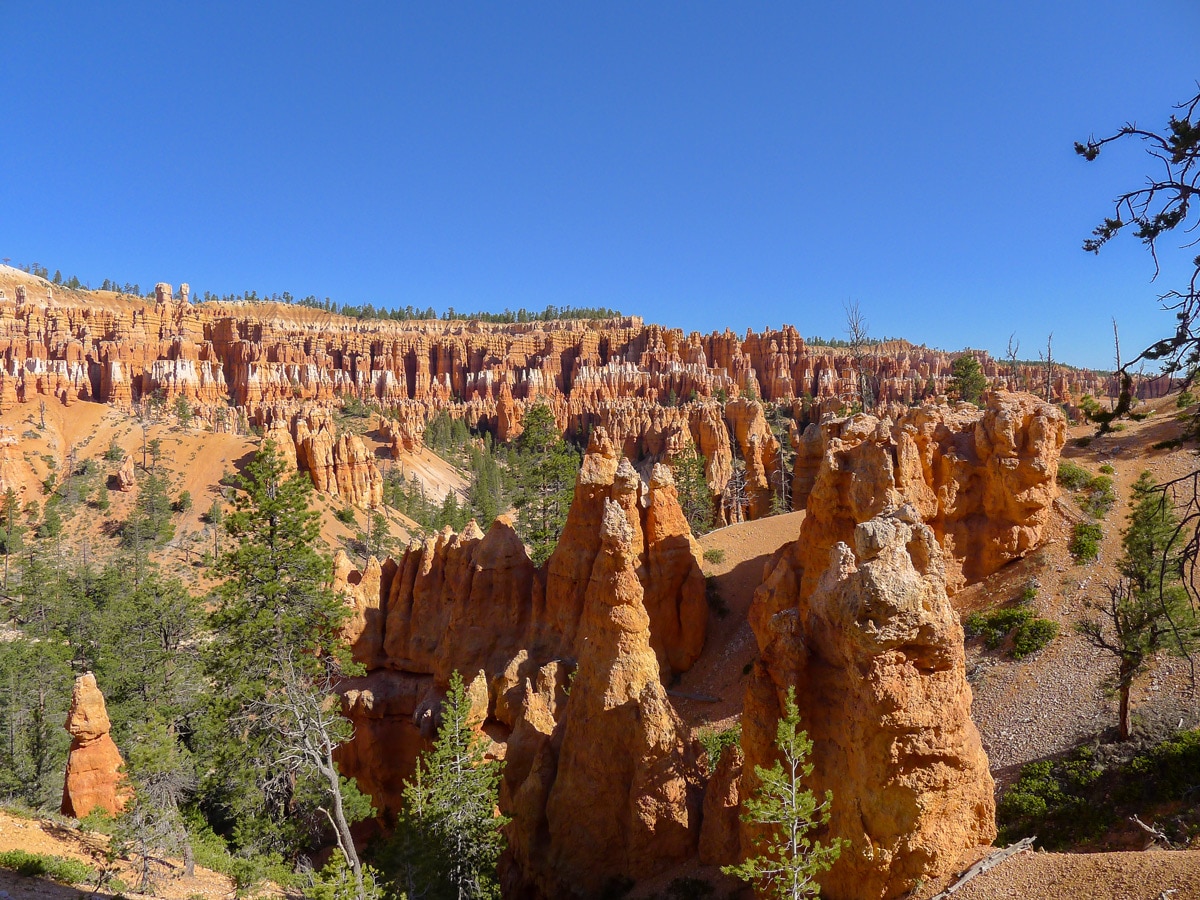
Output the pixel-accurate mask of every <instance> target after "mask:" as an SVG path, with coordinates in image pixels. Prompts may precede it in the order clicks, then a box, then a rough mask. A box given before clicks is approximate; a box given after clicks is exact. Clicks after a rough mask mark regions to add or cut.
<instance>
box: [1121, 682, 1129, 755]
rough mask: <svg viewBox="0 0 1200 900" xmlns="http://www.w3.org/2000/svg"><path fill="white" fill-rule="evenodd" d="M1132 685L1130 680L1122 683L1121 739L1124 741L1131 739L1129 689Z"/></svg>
mask: <svg viewBox="0 0 1200 900" xmlns="http://www.w3.org/2000/svg"><path fill="white" fill-rule="evenodd" d="M1130 687H1131V685H1130V684H1129V683H1128V682H1126V683H1123V684H1122V685H1121V692H1120V693H1121V713H1120V718H1121V723H1120V731H1121V740H1123V741H1127V740H1129V732H1130V729H1129V689H1130Z"/></svg>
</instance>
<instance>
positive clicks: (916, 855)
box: [740, 507, 996, 900]
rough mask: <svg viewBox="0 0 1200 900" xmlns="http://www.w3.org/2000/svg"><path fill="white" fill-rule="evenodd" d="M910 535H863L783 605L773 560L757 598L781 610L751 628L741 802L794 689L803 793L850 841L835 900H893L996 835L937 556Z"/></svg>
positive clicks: (898, 529) (834, 553) (893, 519)
mask: <svg viewBox="0 0 1200 900" xmlns="http://www.w3.org/2000/svg"><path fill="white" fill-rule="evenodd" d="M915 522H916V515H915V511H914V510H912V508H911V507H906V508H905V509H904V510H902V511H901V512H900V513H899V514H897V515H892V516H881V517H877V518H874V519H871V520H870V521H868V522H865V523H862V524H860V525H858V526H857V527H856V528H855V530H854V541H855V548H854V550H853V551H852V550H851V549H850V547H849V546H847V545H846V544H844V543H838V544H837V545H835V546H834V548H833V549H832V550H831V551H830V557H829V563H828V566H827V567H826V568H825V569H823V571H822V574H821V575H820V577H819V579H818V585H817V587H816V589H815V590H814V591H813V593H812V594H811V595H808V596H805V595H804V594H803V593H802V592H801V593H800V594H799V595H797V594H796V593H793V594H791V602H779V600H778V595H780V594H783V595H784V596H786V595H787V592H788V591H789V590H790V591H796V589H797V587H798V585H799V584H800V583H801V579H800V578H799V577H798V574H797V573H796V572H795V571H794V568H793V562H792V560H793V559H794V558H795V557H794V556H790V555H787V554H784V555H781V556H778V557H776V559H775V560H773V561H772V563H770V564H769V565H768V571H767V573H766V579H765V581H764V583H763V586H762V587H761V588H759V591H758V592H757V593H756V595H755V600H754V602H755V604H756V605H763V604H764V603H765V602H766V598H767V595H768V594H771V593H774V594H775V595H776V600H775V601H774V602H773V603H771V606H773V607H776V608H778V611H777V612H775V613H774V614H773V615H770V617H769V618H765V619H764V618H762V617H759V618H758V619H757V624H756V636H757V638H758V641H759V647H760V649H761V652H762V658H761V660H760V661H759V662H758V663H756V664H755V668H754V671H753V673H752V677H751V681H750V685H749V687H748V688H747V692H746V706H745V711H744V714H743V717H742V728H743V747H744V748H745V751H746V765H745V773H746V774H744V775H743V777H742V784H741V787H740V790H741V791H742V793H743V795H748V794H751V793H752V792H753V790H754V789H755V783H754V779H753V777H752V776H751V775H750V774H749V773H752V772H753V770H754V768H753V767H754V766H755V765H767V764H769V761H770V759H771V758H772V756H773V750H772V743H773V741H774V736H775V723H776V722H777V721H778V718H779V715H780V709H781V708H782V699H781V698H782V697H783V696H784V694H785V693H786V691H787V689H788V687H795V688H796V701H797V705H798V706H799V708H800V719H801V726H802V727H803V728H805V729H806V730H807V731H808V734H809V738H810V739H811V740H812V741H813V753H812V757H811V762H812V764H813V773H812V775H811V776H810V777H809V778H808V779H807V786H808V787H810V788H811V789H812V790H813V791H814V792H816V794H817V795H818V796H821V795H822V794H823V793H824V792H825V791H826V790H827V789H828V790H832V791H833V803H832V806H831V811H832V819H831V821H830V826H829V831H830V833H831V834H833V835H837V836H839V837H843V838H846V839H847V840H849V841H850V846H849V848H847V849H845V850H843V852H842V855H841V857H840V859H839V861H838V862H837V863H836V864H835V866H834V868H833V869H832V870H831V871H830V872H829V873H827V874H826V875H824V876H821V878H820V881H821V885H822V896H828V897H830V898H831V900H851V898H853V900H871V898H881V900H882V898H894V897H899V896H901V895H902V894H905V893H907V892H908V891H911V890H913V889H914V888H915V887H917V886H918V885H919V884H921V883H923V882H924V881H927V880H929V879H933V878H937V877H940V876H943V875H946V874H949V873H950V872H951V871H953V870H954V868H955V866H956V864H957V860H958V858H959V856H960V854H961V853H962V852H963V851H964V850H967V849H969V848H972V847H975V846H977V845H979V844H987V843H990V842H991V841H992V840H993V838H994V837H995V834H996V830H995V804H994V800H993V789H994V788H993V784H992V777H991V775H990V773H989V770H988V762H987V756H986V755H985V754H984V752H983V747H982V744H981V742H980V739H979V733H978V731H977V730H976V728H975V725H974V723H973V722H972V721H971V718H970V710H971V689H970V686H969V685H968V684H967V680H966V668H965V664H964V651H963V637H962V627H961V625H960V624H959V620H958V616H957V614H956V613H955V612H954V609H953V607H952V606H951V605H950V601H949V599H948V597H947V594H946V589H945V554H944V552H943V551H942V549H941V546H940V545H939V544H938V542H937V540H936V538H935V537H934V534H933V531H932V530H931V529H930V528H928V527H927V526H925V525H921V524H913V523H915ZM801 540H803V535H802V537H801ZM748 827H749V826H743V832H745V830H746V829H747V828H748ZM741 846H743V847H746V846H749V843H748V841H747V840H746V838H745V837H744V836H743V839H742V842H741Z"/></svg>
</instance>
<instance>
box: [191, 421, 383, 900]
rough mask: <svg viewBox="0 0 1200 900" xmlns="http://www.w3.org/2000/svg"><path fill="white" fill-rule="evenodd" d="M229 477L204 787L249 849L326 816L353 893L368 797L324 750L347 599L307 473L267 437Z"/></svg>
mask: <svg viewBox="0 0 1200 900" xmlns="http://www.w3.org/2000/svg"><path fill="white" fill-rule="evenodd" d="M240 487H241V493H240V494H239V496H238V498H237V503H236V509H235V511H234V512H233V513H231V514H230V515H229V516H228V517H227V518H226V528H227V530H228V531H229V533H230V535H231V536H232V537H233V538H234V540H235V541H236V545H235V546H234V548H233V549H231V550H230V551H228V552H227V553H226V554H225V556H224V558H223V559H222V562H221V566H220V568H219V570H218V571H219V572H220V574H221V575H222V576H223V577H224V579H225V580H224V581H223V582H222V584H221V586H220V587H219V588H218V590H217V594H216V606H215V609H214V610H213V613H212V616H211V624H212V629H213V637H212V640H211V641H210V642H209V644H208V648H207V654H206V657H207V659H206V661H207V668H208V673H209V676H210V678H211V679H212V680H213V682H214V683H215V684H219V685H221V691H220V692H218V693H216V694H214V696H213V698H212V702H211V706H210V716H209V719H208V735H207V742H208V743H209V744H210V745H211V746H212V747H213V751H214V757H215V759H214V761H213V762H214V765H213V767H212V773H213V774H212V778H213V779H215V780H217V781H219V783H218V784H214V785H213V788H214V789H216V790H219V791H221V792H222V793H223V794H224V796H225V798H226V803H227V804H228V806H229V807H230V810H231V812H232V813H233V817H234V819H235V821H237V823H238V837H239V840H240V842H242V843H243V844H245V845H252V846H255V847H257V848H258V849H260V850H265V849H271V848H275V849H281V850H285V851H288V852H297V851H298V850H299V849H300V848H301V847H303V846H304V845H306V844H308V843H310V842H311V841H313V840H314V839H316V838H317V836H318V829H319V828H320V827H322V825H323V824H328V825H329V826H331V827H332V830H333V836H334V837H335V839H336V840H337V843H338V846H339V848H340V849H341V850H342V852H343V853H344V854H345V856H346V858H347V859H348V860H349V861H350V866H351V870H352V872H353V873H354V881H355V886H356V896H357V897H358V898H359V900H362V898H363V897H364V895H365V885H364V880H363V872H362V867H361V864H360V862H359V858H358V854H357V852H356V850H355V848H354V842H353V840H352V839H351V836H350V825H351V824H352V823H353V822H354V821H357V820H359V819H362V818H365V817H367V816H369V815H371V809H370V804H369V803H367V802H366V801H365V798H364V797H363V796H362V795H361V794H360V793H359V792H358V790H357V787H356V786H355V785H354V782H353V781H352V780H347V779H345V778H343V777H342V776H341V775H340V774H339V772H338V769H337V765H336V764H335V762H334V760H333V754H334V752H335V750H336V748H337V747H338V746H340V745H341V744H342V743H344V742H345V741H347V740H348V739H349V738H350V734H351V731H350V727H349V722H347V721H346V719H344V718H343V717H342V715H341V712H340V709H341V707H340V704H338V703H337V702H336V699H335V698H334V696H333V685H334V683H335V681H336V680H337V679H338V678H339V677H341V676H343V675H345V674H356V673H357V672H358V669H357V668H356V667H355V666H354V665H353V664H352V663H350V661H349V658H348V654H347V653H346V651H345V648H344V647H343V646H342V643H341V637H340V628H341V625H342V623H343V621H344V620H345V618H346V616H347V615H348V610H347V608H346V606H345V604H344V603H343V602H342V599H341V598H340V597H338V596H337V595H336V594H335V593H334V592H333V590H332V586H331V575H332V565H331V563H330V561H329V560H328V559H327V558H326V557H324V556H323V555H322V554H321V553H320V552H318V551H317V550H316V549H315V548H316V547H317V546H319V545H320V517H319V514H317V513H316V512H314V511H313V510H311V509H310V508H309V498H310V496H311V493H312V482H311V480H310V479H309V478H308V476H307V475H305V474H304V473H294V474H292V475H291V476H290V477H288V473H287V468H286V467H285V465H284V462H283V460H282V459H281V458H280V456H279V454H278V452H277V451H276V448H275V445H274V443H273V442H272V441H266V442H264V443H263V446H262V448H261V449H260V450H259V451H258V453H256V454H255V456H254V458H253V460H252V461H251V462H250V464H249V465H248V466H247V469H246V474H245V475H244V476H243V477H242V478H241V479H240Z"/></svg>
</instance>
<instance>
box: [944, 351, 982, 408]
mask: <svg viewBox="0 0 1200 900" xmlns="http://www.w3.org/2000/svg"><path fill="white" fill-rule="evenodd" d="M986 390H987V376H986V375H984V374H983V367H982V366H981V365H979V360H978V359H976V358H975V357H974V356H972V355H971V354H970V353H964V354H963V355H962V356H960V357H958V359H956V360H954V362H952V363H951V364H950V392H951V393H953V394H957V395H958V399H960V400H966V401H967V402H968V403H974V404H975V405H976V406H978V405H979V403H980V401H981V400H982V399H983V392H984V391H986Z"/></svg>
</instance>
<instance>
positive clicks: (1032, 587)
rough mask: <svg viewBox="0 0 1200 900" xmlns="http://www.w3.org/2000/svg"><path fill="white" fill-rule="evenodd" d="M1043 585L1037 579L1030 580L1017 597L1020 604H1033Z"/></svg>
mask: <svg viewBox="0 0 1200 900" xmlns="http://www.w3.org/2000/svg"><path fill="white" fill-rule="evenodd" d="M1041 588H1042V585H1041V583H1040V582H1039V581H1038V580H1037V579H1036V578H1030V579H1029V580H1028V581H1027V582H1025V585H1024V586H1023V587H1022V588H1021V593H1019V594H1018V595H1017V602H1018V603H1032V602H1033V601H1034V600H1036V599H1037V595H1038V591H1039V590H1041Z"/></svg>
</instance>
